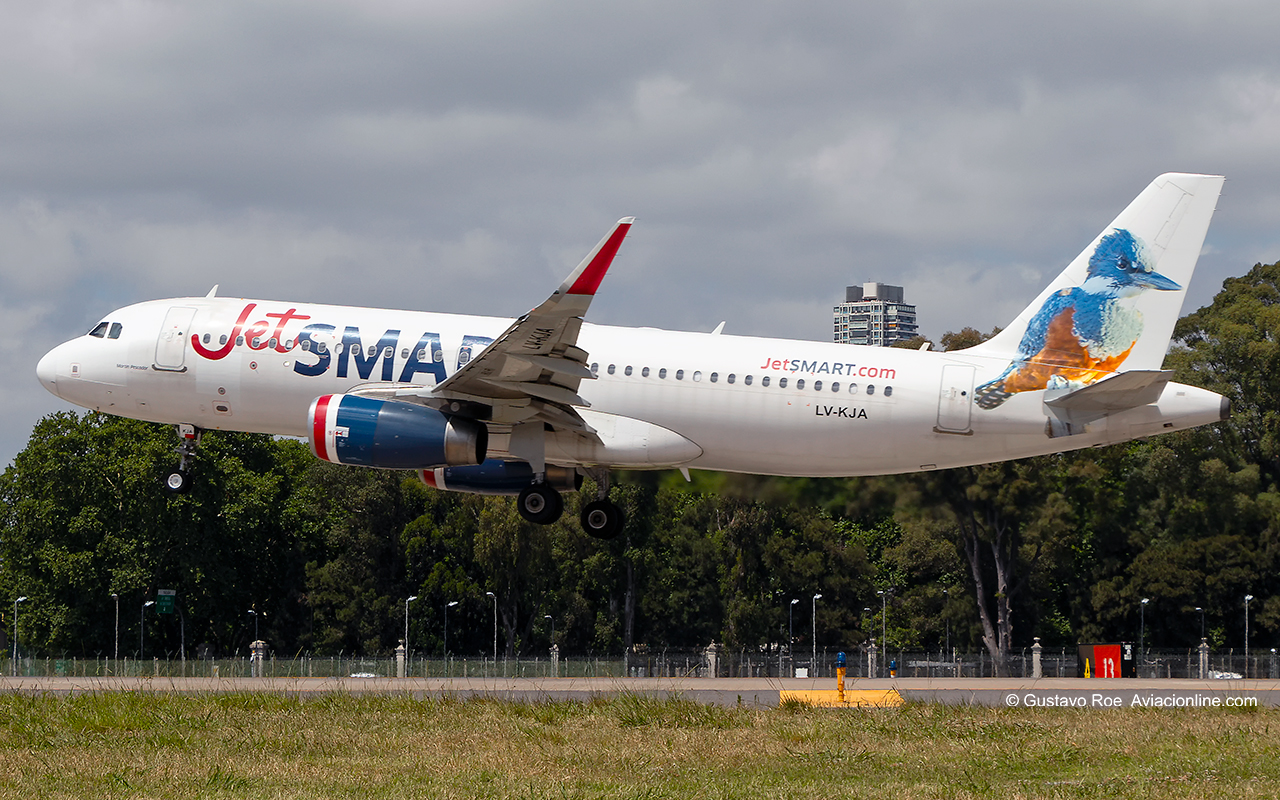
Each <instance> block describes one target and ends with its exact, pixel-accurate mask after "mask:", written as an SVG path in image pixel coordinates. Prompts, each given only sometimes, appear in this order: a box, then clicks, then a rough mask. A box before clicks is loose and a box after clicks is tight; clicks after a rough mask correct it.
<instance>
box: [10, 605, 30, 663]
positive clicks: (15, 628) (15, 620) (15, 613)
mask: <svg viewBox="0 0 1280 800" xmlns="http://www.w3.org/2000/svg"><path fill="white" fill-rule="evenodd" d="M26 599H27V596H26V595H25V594H24V595H23V596H22V597H19V598H18V599H17V600H14V601H13V677H15V678H16V677H18V603H22V602H25V601H26Z"/></svg>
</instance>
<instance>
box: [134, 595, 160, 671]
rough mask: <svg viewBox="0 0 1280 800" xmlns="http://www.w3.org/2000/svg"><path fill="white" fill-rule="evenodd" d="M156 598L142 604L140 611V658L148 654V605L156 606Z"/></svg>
mask: <svg viewBox="0 0 1280 800" xmlns="http://www.w3.org/2000/svg"><path fill="white" fill-rule="evenodd" d="M155 604H156V601H155V600H148V601H146V602H145V603H143V604H142V610H141V611H139V612H138V660H139V661H141V660H142V657H143V656H144V655H146V652H147V648H146V643H147V607H148V606H154V605H155Z"/></svg>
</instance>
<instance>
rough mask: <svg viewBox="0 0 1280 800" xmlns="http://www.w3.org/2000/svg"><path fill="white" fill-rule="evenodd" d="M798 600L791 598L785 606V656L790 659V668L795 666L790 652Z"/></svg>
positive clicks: (794, 632)
mask: <svg viewBox="0 0 1280 800" xmlns="http://www.w3.org/2000/svg"><path fill="white" fill-rule="evenodd" d="M799 602H800V600H799V598H796V599H793V600H792V601H791V605H790V606H789V607H788V608H787V658H789V659H791V668H792V669H793V670H794V669H795V666H796V660H795V657H794V656H793V655H792V654H791V644H792V643H793V642H794V641H795V640H796V622H795V611H796V603H799Z"/></svg>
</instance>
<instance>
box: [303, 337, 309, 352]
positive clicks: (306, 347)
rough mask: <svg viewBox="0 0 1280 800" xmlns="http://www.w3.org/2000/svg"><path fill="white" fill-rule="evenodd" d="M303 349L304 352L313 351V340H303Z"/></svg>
mask: <svg viewBox="0 0 1280 800" xmlns="http://www.w3.org/2000/svg"><path fill="white" fill-rule="evenodd" d="M302 349H303V350H304V351H310V350H311V340H310V339H303V340H302Z"/></svg>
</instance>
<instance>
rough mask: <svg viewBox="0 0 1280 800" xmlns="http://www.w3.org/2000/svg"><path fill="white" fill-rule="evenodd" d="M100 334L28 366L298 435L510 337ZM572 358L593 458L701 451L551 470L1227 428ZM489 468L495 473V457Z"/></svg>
mask: <svg viewBox="0 0 1280 800" xmlns="http://www.w3.org/2000/svg"><path fill="white" fill-rule="evenodd" d="M187 309H189V310H190V311H187ZM104 321H105V322H107V323H113V324H118V325H119V329H118V336H117V337H116V338H111V333H113V332H115V331H114V330H113V327H114V326H113V325H108V326H107V328H106V331H105V332H104V333H103V335H101V336H94V335H85V336H81V337H79V338H77V339H73V340H71V341H69V342H67V343H65V344H63V345H60V346H59V347H57V348H55V349H54V350H53V351H51V352H50V353H49V354H48V355H47V356H45V358H44V359H42V360H41V362H40V365H39V367H38V373H39V376H40V379H41V381H42V383H43V384H44V385H45V387H46V388H48V389H49V390H50V391H52V392H53V393H54V394H57V395H58V396H60V397H62V398H64V399H66V400H69V401H71V402H73V403H75V404H77V405H80V406H83V407H86V408H92V409H96V410H99V411H103V412H106V413H110V414H116V415H119V416H124V417H132V418H135V419H141V420H149V421H153V422H163V423H173V424H179V423H185V424H190V425H194V426H196V427H198V428H204V429H215V430H235V431H250V432H260V433H270V434H277V435H285V436H300V437H306V436H307V434H308V408H309V406H310V404H311V403H312V401H313V400H315V398H317V397H318V396H321V395H326V394H338V393H343V392H347V391H350V390H352V389H354V388H356V387H368V386H370V385H371V384H377V383H393V384H401V385H405V386H419V387H424V388H425V389H429V388H430V387H432V386H434V385H435V384H436V383H438V382H439V381H441V380H443V379H444V378H445V377H447V376H449V375H452V374H454V372H455V371H456V370H457V369H458V368H459V367H460V366H461V364H460V361H461V362H462V363H465V361H466V360H467V359H468V358H469V357H474V356H475V355H476V354H478V353H479V352H480V350H481V349H482V348H483V346H484V345H485V344H487V343H488V341H491V340H493V339H494V338H496V337H498V336H499V335H500V334H501V333H502V332H503V331H504V330H505V329H506V328H507V326H508V325H510V323H511V320H508V319H502V318H497V317H478V316H463V315H457V314H442V313H422V312H410V311H388V310H380V309H369V308H354V307H344V306H328V305H310V304H302V303H284V302H276V301H259V300H244V299H232V298H218V297H206V298H182V299H176V300H157V301H151V302H145V303H139V304H137V305H132V306H129V307H127V308H123V309H120V310H119V311H117V312H114V313H112V314H110V315H108V316H107V317H106V318H105V320H104ZM193 336H194V337H195V341H193V340H192V339H193ZM303 342H305V347H306V348H307V349H304V344H303ZM322 343H323V348H321V344H322ZM465 343H470V345H469V349H470V353H469V354H467V353H466V352H465V351H466V350H467V349H468V347H467V346H466V344H465ZM338 345H342V346H341V347H338ZM578 346H579V347H581V348H582V349H584V350H586V351H587V352H588V353H589V355H590V358H589V363H590V364H591V366H592V370H593V372H595V373H596V375H597V379H596V380H584V381H582V385H581V388H580V390H579V394H580V395H581V397H582V398H583V399H585V400H586V401H587V402H589V403H590V411H589V412H584V416H585V418H586V419H587V421H588V422H589V423H590V424H592V426H593V427H594V428H596V429H597V430H598V431H599V432H600V435H601V437H602V438H604V439H605V441H606V444H607V443H608V440H609V437H610V436H611V435H612V433H611V431H612V429H613V427H614V422H615V421H616V422H618V426H617V427H618V429H619V430H622V429H624V428H626V427H627V425H628V424H630V423H632V421H637V420H638V421H640V422H642V423H648V424H649V425H650V426H657V427H658V428H661V429H665V430H666V431H670V432H673V433H674V434H678V436H673V437H671V438H672V440H673V441H679V442H681V443H685V444H686V445H687V443H692V444H693V445H696V447H692V448H690V447H688V446H685V447H671V448H669V449H666V450H664V449H663V448H662V447H660V446H658V445H656V444H654V445H653V446H652V448H651V450H650V451H649V454H648V455H647V456H646V457H631V456H624V457H622V458H621V459H619V460H615V461H612V462H609V461H608V459H606V458H603V457H601V455H600V454H599V453H595V454H593V455H590V456H579V455H575V454H574V453H573V452H570V451H568V450H566V449H565V448H558V447H556V446H555V445H554V443H550V444H549V445H548V450H547V461H548V462H551V463H558V464H563V465H566V466H575V465H591V466H594V465H603V466H615V467H630V468H663V467H674V466H681V467H693V468H699V469H709V470H722V471H733V472H749V473H762V474H772V475H796V476H815V477H822V476H853V475H871V474H889V473H900V472H913V471H917V470H922V469H934V468H945V467H953V466H961V465H966V464H977V463H984V462H991V461H1001V460H1006V459H1011V458H1021V457H1024V456H1032V455H1040V454H1045V453H1053V452H1059V451H1062V450H1072V449H1078V448H1081V447H1088V446H1093V445H1099V444H1106V443H1112V442H1121V441H1125V440H1128V439H1133V438H1137V437H1141V436H1146V435H1150V434H1154V433H1161V432H1166V431H1172V430H1179V429H1183V428H1189V427H1193V426H1197V425H1203V424H1206V423H1211V422H1216V421H1218V420H1219V419H1220V418H1221V415H1222V413H1223V401H1222V398H1221V397H1220V396H1218V395H1216V394H1213V393H1211V392H1208V391H1205V390H1203V389H1198V388H1195V387H1190V386H1183V385H1180V384H1174V383H1169V384H1168V385H1167V386H1166V387H1165V389H1164V391H1163V393H1162V394H1161V395H1160V397H1159V401H1158V402H1157V403H1153V404H1150V405H1143V406H1140V407H1137V408H1131V409H1127V410H1124V411H1121V412H1117V413H1113V414H1111V415H1109V416H1106V417H1104V418H1102V419H1099V420H1097V421H1095V422H1092V423H1090V424H1089V425H1088V426H1087V428H1086V429H1085V430H1084V432H1082V433H1079V434H1077V435H1073V436H1068V437H1060V438H1050V437H1049V436H1048V435H1047V433H1046V422H1047V419H1048V417H1047V411H1046V409H1045V408H1044V406H1043V392H1025V393H1022V394H1018V395H1015V396H1013V397H1011V398H1010V399H1009V400H1008V401H1007V402H1005V403H1003V404H1002V405H1000V406H999V407H997V408H993V409H983V408H979V407H977V406H975V404H974V403H973V402H972V396H973V387H974V386H976V385H980V384H981V383H983V382H984V381H988V380H991V379H992V378H994V377H996V376H998V375H999V374H1000V373H1001V371H1002V370H1003V369H1004V368H1005V367H1006V366H1007V364H1008V360H1007V359H996V358H991V357H986V358H984V357H980V356H966V355H965V353H964V352H963V351H961V352H955V353H932V352H922V351H914V350H903V349H888V348H878V347H863V346H857V345H845V344H834V343H823V342H805V341H795V340H789V339H768V338H760V337H747V336H729V335H714V334H706V333H683V332H674V331H664V330H656V329H650V328H619V327H611V326H603V325H591V324H586V325H584V326H583V328H582V331H581V335H580V337H579V339H578ZM371 348H372V349H373V352H371ZM322 350H323V352H322ZM784 382H785V385H784ZM644 430H646V431H652V430H653V429H652V428H649V427H647V426H646V427H645V428H644ZM644 435H645V436H646V437H648V438H649V439H652V440H653V441H654V442H656V441H657V439H658V438H660V437H653V436H651V435H650V434H649V433H646V434H644ZM606 449H607V448H606ZM491 452H493V453H494V454H496V455H498V456H499V457H501V456H502V454H503V445H502V442H501V441H500V440H499V441H498V442H497V444H496V449H495V450H492V451H491ZM620 452H624V453H625V452H630V451H626V450H625V449H624V450H623V451H620ZM424 466H428V465H424Z"/></svg>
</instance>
